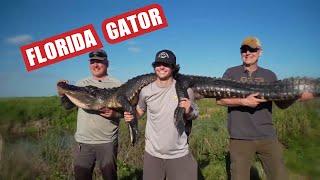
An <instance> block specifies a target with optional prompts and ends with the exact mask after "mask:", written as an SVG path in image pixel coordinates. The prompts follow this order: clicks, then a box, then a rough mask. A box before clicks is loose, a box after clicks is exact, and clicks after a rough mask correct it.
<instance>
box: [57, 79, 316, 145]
mask: <svg viewBox="0 0 320 180" xmlns="http://www.w3.org/2000/svg"><path fill="white" fill-rule="evenodd" d="M175 79H176V80H177V83H176V90H177V95H178V99H179V101H180V100H181V98H183V97H188V94H187V89H188V88H191V89H192V90H193V91H194V94H195V97H196V98H197V99H201V98H232V97H242V98H243V97H247V96H248V95H250V94H252V93H256V92H258V93H259V96H258V97H260V98H264V99H266V100H269V101H281V100H292V99H297V98H298V97H299V96H300V94H301V93H302V92H311V93H313V95H314V96H315V97H319V96H320V79H312V78H288V79H284V80H279V81H276V82H273V83H256V82H238V81H233V80H227V79H221V78H212V77H204V76H192V75H182V74H177V75H176V76H175ZM155 80H156V75H155V74H154V73H151V74H145V75H140V76H137V77H135V78H132V79H130V80H128V81H127V82H126V83H124V84H123V85H121V86H120V87H116V88H110V89H100V88H97V87H94V86H86V87H78V86H74V85H69V84H67V83H65V82H59V83H58V84H57V86H58V91H60V92H61V93H64V94H65V95H66V96H67V97H68V98H69V99H70V101H71V102H72V103H74V104H75V105H76V106H78V107H80V108H83V109H86V110H94V111H100V110H101V109H103V108H111V109H114V110H116V111H118V112H120V113H123V112H124V111H127V112H130V113H132V114H134V115H135V111H134V108H135V106H136V105H137V102H138V95H139V92H140V90H141V89H142V88H143V87H145V86H146V85H148V84H150V83H151V82H153V81H155ZM184 110H185V109H184V108H180V107H177V109H176V111H175V117H176V126H179V125H185V126H186V133H187V134H188V135H189V133H190V130H191V121H186V124H185V122H184V120H183V113H184ZM137 123H138V121H137V119H136V118H134V119H133V120H132V121H131V122H130V123H129V130H130V138H131V142H132V144H134V143H135V142H136V140H137V138H138V137H137V136H138V124H137ZM179 133H181V132H179Z"/></svg>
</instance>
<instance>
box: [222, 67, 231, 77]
mask: <svg viewBox="0 0 320 180" xmlns="http://www.w3.org/2000/svg"><path fill="white" fill-rule="evenodd" d="M222 78H223V79H231V73H230V70H229V69H227V70H226V71H225V72H224V73H223V76H222Z"/></svg>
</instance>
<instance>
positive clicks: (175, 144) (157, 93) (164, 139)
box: [138, 80, 198, 159]
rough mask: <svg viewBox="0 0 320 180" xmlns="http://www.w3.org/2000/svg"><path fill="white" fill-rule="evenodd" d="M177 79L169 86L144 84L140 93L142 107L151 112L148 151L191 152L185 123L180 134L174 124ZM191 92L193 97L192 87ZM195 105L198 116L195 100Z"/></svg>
mask: <svg viewBox="0 0 320 180" xmlns="http://www.w3.org/2000/svg"><path fill="white" fill-rule="evenodd" d="M175 83H176V81H175V80H174V81H173V83H172V84H171V85H170V86H168V87H159V86H158V85H157V84H156V82H153V83H151V84H149V85H147V86H146V87H144V88H142V90H141V92H140V95H139V102H138V108H140V109H142V110H144V111H145V112H147V124H146V131H145V151H146V152H148V153H149V154H150V155H152V156H154V157H158V158H162V159H174V158H179V157H182V156H185V155H187V154H188V153H189V149H188V141H187V140H188V137H187V135H186V133H185V132H184V127H181V128H183V130H182V131H183V133H182V135H179V133H178V130H177V128H176V126H175V124H174V122H175V119H174V111H175V109H176V107H177V106H178V97H177V93H176V88H175ZM188 93H189V97H190V100H191V101H193V99H194V98H193V92H192V90H191V89H188ZM192 108H193V111H192V113H193V114H194V116H193V117H197V115H198V108H197V106H196V105H194V104H192Z"/></svg>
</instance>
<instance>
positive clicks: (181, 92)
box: [174, 78, 192, 136]
mask: <svg viewBox="0 0 320 180" xmlns="http://www.w3.org/2000/svg"><path fill="white" fill-rule="evenodd" d="M176 92H177V96H178V102H181V99H182V98H189V95H188V91H187V85H185V84H184V83H183V82H182V81H180V80H179V78H177V81H176ZM185 111H186V110H185V108H183V107H179V106H178V107H177V108H176V109H175V112H174V116H175V119H176V121H175V125H176V127H177V129H178V132H179V134H180V135H181V134H182V133H183V129H185V131H186V133H187V135H188V136H189V134H190V131H191V126H192V122H191V121H185V120H184V118H183V116H184V113H185ZM190 122H191V124H190Z"/></svg>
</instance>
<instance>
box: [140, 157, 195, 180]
mask: <svg viewBox="0 0 320 180" xmlns="http://www.w3.org/2000/svg"><path fill="white" fill-rule="evenodd" d="M197 168H198V164H197V161H196V160H195V159H194V158H193V156H192V154H191V153H189V154H187V155H185V156H183V157H180V158H176V159H161V158H157V157H154V156H151V155H150V154H148V153H147V152H145V153H144V160H143V179H144V180H164V179H166V180H197V175H198V169H197Z"/></svg>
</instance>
